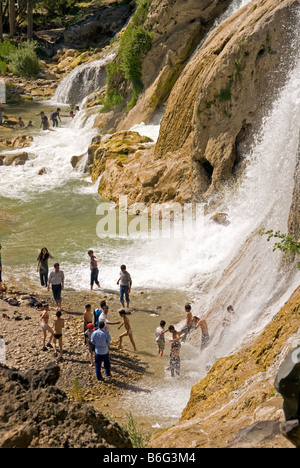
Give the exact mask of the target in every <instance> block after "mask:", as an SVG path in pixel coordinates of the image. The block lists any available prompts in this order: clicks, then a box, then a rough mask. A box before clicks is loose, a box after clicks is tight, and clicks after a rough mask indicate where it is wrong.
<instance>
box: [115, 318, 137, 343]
mask: <svg viewBox="0 0 300 468" xmlns="http://www.w3.org/2000/svg"><path fill="white" fill-rule="evenodd" d="M119 314H120V317H121V318H122V319H123V323H121V325H120V326H119V327H118V330H120V329H121V328H122V327H123V325H124V326H125V329H126V332H124V333H122V335H120V336H119V346H118V348H119V349H122V340H123V338H124V337H125V336H129V339H130V341H131V343H132V346H133V349H134V350H135V351H136V350H137V349H136V346H135V342H134V339H133V331H132V328H131V327H130V322H129V320H128V318H127V317H126V312H125V310H124V309H121V310H120V311H119Z"/></svg>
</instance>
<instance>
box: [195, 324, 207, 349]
mask: <svg viewBox="0 0 300 468" xmlns="http://www.w3.org/2000/svg"><path fill="white" fill-rule="evenodd" d="M193 322H194V328H195V330H197V328H199V327H200V328H201V331H202V341H201V350H203V349H205V348H206V347H207V346H208V344H209V340H210V337H209V333H208V326H207V323H206V320H205V319H204V318H203V317H200V318H198V317H193Z"/></svg>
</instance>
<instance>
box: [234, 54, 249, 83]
mask: <svg viewBox="0 0 300 468" xmlns="http://www.w3.org/2000/svg"><path fill="white" fill-rule="evenodd" d="M234 65H235V74H236V76H237V78H238V79H239V81H242V73H243V71H244V70H245V68H246V64H245V63H244V62H242V59H241V58H239V59H236V60H235V61H234Z"/></svg>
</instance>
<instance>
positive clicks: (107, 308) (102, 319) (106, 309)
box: [99, 305, 121, 331]
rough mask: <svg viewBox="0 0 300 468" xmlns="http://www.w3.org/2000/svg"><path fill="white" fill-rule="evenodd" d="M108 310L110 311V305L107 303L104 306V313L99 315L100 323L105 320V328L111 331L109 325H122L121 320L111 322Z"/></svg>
mask: <svg viewBox="0 0 300 468" xmlns="http://www.w3.org/2000/svg"><path fill="white" fill-rule="evenodd" d="M108 311H109V307H108V306H107V305H105V306H103V308H102V314H101V315H100V317H99V323H100V322H104V324H105V325H104V330H106V331H109V325H120V323H121V322H120V321H119V322H110V321H109V318H108Z"/></svg>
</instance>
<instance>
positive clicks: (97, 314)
mask: <svg viewBox="0 0 300 468" xmlns="http://www.w3.org/2000/svg"><path fill="white" fill-rule="evenodd" d="M105 306H106V301H101V302H100V309H95V310H94V325H95V327H97V328H98V326H99V317H100V315H101V314H102V312H103V307H105Z"/></svg>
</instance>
